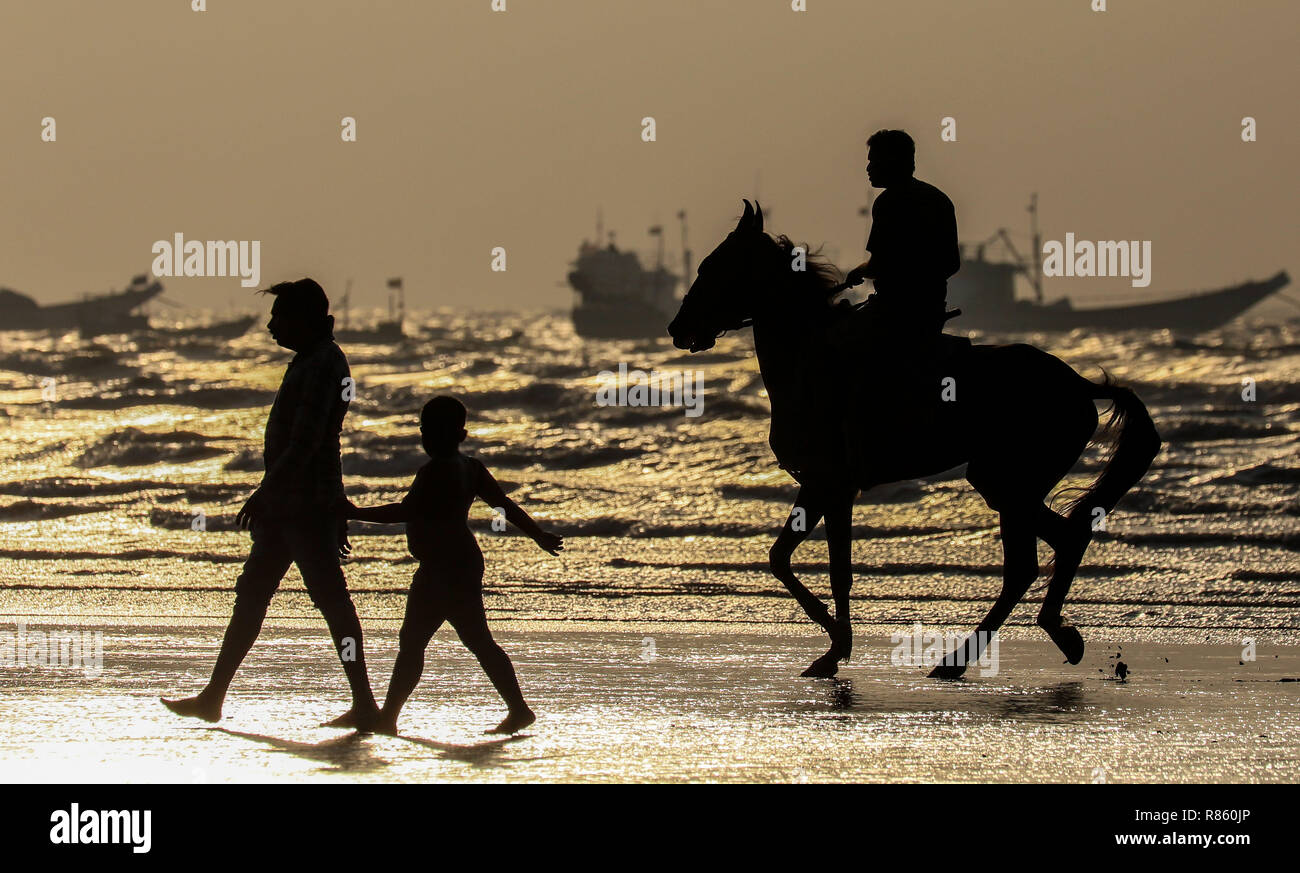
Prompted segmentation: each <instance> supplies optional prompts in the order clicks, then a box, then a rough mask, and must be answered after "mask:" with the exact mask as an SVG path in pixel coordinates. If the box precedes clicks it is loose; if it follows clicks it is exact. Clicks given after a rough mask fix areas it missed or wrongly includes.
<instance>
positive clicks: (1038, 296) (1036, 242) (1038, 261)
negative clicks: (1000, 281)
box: [1029, 191, 1043, 304]
mask: <svg viewBox="0 0 1300 873" xmlns="http://www.w3.org/2000/svg"><path fill="white" fill-rule="evenodd" d="M1029 235H1030V236H1031V237H1032V238H1033V246H1034V253H1033V264H1034V273H1033V275H1032V276H1030V277H1029V282H1030V284H1031V285H1033V286H1034V300H1035V301H1036V302H1037V303H1039V304H1042V302H1043V263H1042V258H1043V238H1042V236H1040V235H1039V233H1038V192H1037V191H1035V192H1034V193H1033V194H1030V195H1029Z"/></svg>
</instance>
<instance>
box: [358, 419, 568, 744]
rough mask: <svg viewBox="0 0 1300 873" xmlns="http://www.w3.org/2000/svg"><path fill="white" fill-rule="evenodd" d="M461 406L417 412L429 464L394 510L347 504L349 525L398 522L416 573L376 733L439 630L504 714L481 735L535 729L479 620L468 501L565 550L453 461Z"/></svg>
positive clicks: (465, 461) (391, 725)
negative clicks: (486, 684)
mask: <svg viewBox="0 0 1300 873" xmlns="http://www.w3.org/2000/svg"><path fill="white" fill-rule="evenodd" d="M465 416H466V413H465V407H464V405H462V404H461V402H460V401H459V400H456V399H454V398H452V397H435V398H433V399H432V400H430V401H429V402H428V403H426V404H425V406H424V409H423V410H421V412H420V441H421V443H422V444H423V445H424V451H425V452H426V453H427V454H428V455H429V462H428V463H426V464H425V465H424V466H423V467H421V468H420V470H419V472H418V473H416V474H415V481H414V482H413V483H412V484H411V490H410V493H408V494H407V495H406V497H405V498H404V499H403V500H402V502H401V503H389V504H387V505H384V506H371V507H364V508H362V507H357V506H355V505H354V504H352V503H351V501H349V503H348V518H354V519H358V520H360V521H369V522H377V523H385V522H398V521H404V522H406V544H407V547H408V548H410V550H411V554H412V555H413V556H414V557H415V558H416V559H418V560H419V562H420V567H419V569H417V570H416V571H415V576H414V578H413V579H412V580H411V591H410V593H409V594H408V595H407V598H406V618H405V619H404V620H403V621H402V630H401V633H400V635H399V643H398V646H399V647H398V653H397V663H396V664H394V665H393V678H392V680H391V681H390V682H389V684H388V695H387V698H386V699H385V701H384V706H383V709H382V710H381V711H380V715H379V725H378V727H376V730H377V731H379V732H380V733H387V734H396V733H397V716H398V713H400V712H401V710H402V705H403V704H404V703H406V699H407V698H408V697H410V696H411V692H412V691H414V690H415V686H416V685H417V684H418V683H419V681H420V673H421V671H422V670H423V669H424V650H425V647H426V646H428V645H429V640H431V639H432V638H433V635H434V633H435V632H436V631H437V630H438V628H439V627H440V626H441V625H442V623H443V621H444V620H445V621H449V622H451V626H452V627H453V628H455V629H456V633H457V634H459V636H460V639H461V642H463V643H464V644H465V646H466V648H468V649H469V650H470V651H471V652H473V653H474V655H475V657H477V658H478V662H479V664H480V665H482V667H483V670H484V672H486V673H487V675H488V678H489V679H491V680H492V684H493V685H494V686H496V689H497V692H498V693H499V694H500V695H501V697H502V699H504V700H505V702H506V705H507V706H509V707H510V712H509V713H508V714H507V715H506V717H505V719H504V720H503V721H502V722H501V724H499V725H497V726H496V728H495V729H493V730H491V731H488V733H499V734H512V733H515V732H516V731H520V730H523V729H524V728H526V727H528V725H530V724H532V723H533V721H535V720H536V716H535V715H533V711H532V710H531V709H529V708H528V704H526V703H524V696H523V694H522V693H521V692H520V690H519V680H518V679H516V678H515V668H514V666H513V665H512V664H511V663H510V658H509V657H507V656H506V653H505V652H504V651H502V650H501V647H500V646H498V645H497V644H496V641H495V640H493V639H492V633H491V632H490V631H489V630H488V626H487V615H486V613H485V612H484V611H483V553H482V552H480V551H479V548H478V541H477V540H476V539H475V538H474V534H473V533H472V532H471V531H470V529H469V525H468V524H467V521H468V516H469V507H470V504H472V503H473V502H474V498H475V497H479V498H481V499H482V500H483V501H484V502H486V503H487V504H488V506H491V507H494V508H498V509H501V510H503V511H504V512H505V517H506V519H507V520H508V521H510V522H511V523H512V524H514V525H515V526H516V527H518V528H519V529H520V530H522V531H523V532H524V533H526V534H528V535H529V536H530V537H532V538H533V542H535V543H537V545H538V546H540V547H541V548H542V549H543V550H544V551H547V552H550V553H551V554H552V555H556V554H558V553H559V552H560V550H561V549H563V548H564V545H563V543H564V541H563V539H561V538H560V537H558V536H556V535H555V534H552V533H547V532H546V531H544V530H542V529H541V528H540V527H538V526H537V523H536V522H535V521H533V520H532V519H531V518H529V516H528V513H526V512H524V511H523V510H522V509H520V508H519V507H518V506H517V505H516V504H515V502H514V501H512V500H511V499H510V498H509V497H507V496H506V494H505V492H504V491H502V490H501V486H500V485H498V484H497V481H496V480H495V479H493V478H492V474H491V473H489V472H488V470H487V468H486V467H484V466H483V463H482V462H481V461H479V460H478V459H477V458H470V457H466V456H465V455H462V454H461V453H460V444H461V443H462V442H463V441H464V440H465V438H466V437H467V436H468V434H467V433H466V431H465Z"/></svg>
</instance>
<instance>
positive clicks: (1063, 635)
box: [1038, 619, 1083, 664]
mask: <svg viewBox="0 0 1300 873" xmlns="http://www.w3.org/2000/svg"><path fill="white" fill-rule="evenodd" d="M1038 626H1039V627H1041V628H1042V629H1043V630H1044V631H1045V632H1046V633H1047V635H1048V636H1049V637H1051V638H1052V642H1054V643H1056V647H1057V648H1058V649H1060V650H1061V654H1062V655H1065V660H1066V661H1068V662H1069V663H1071V664H1077V663H1079V662H1080V661H1082V660H1083V635H1082V634H1080V633H1079V631H1078V630H1076V629H1075V628H1074V627H1072V626H1070V625H1068V624H1064V623H1062V622H1061V621H1060V620H1059V619H1058V620H1057V621H1055V622H1050V621H1049V622H1042V621H1040V622H1039V623H1038Z"/></svg>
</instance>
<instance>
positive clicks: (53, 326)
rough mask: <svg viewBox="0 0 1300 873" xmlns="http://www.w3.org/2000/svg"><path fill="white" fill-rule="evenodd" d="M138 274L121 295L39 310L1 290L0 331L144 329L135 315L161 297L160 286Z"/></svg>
mask: <svg viewBox="0 0 1300 873" xmlns="http://www.w3.org/2000/svg"><path fill="white" fill-rule="evenodd" d="M150 279H151V277H150V276H148V275H147V274H141V275H139V276H135V277H134V278H132V279H131V284H130V285H128V286H127V288H126V289H124V290H122V291H109V292H108V293H105V294H96V295H86V296H85V297H83V298H82V299H80V300H73V301H69V302H67V303H54V304H51V305H49V306H41V305H40V304H39V303H37V302H36V301H35V300H34V299H32V298H31V297H29V296H28V295H26V294H22V293H20V292H18V291H14V290H12V289H9V288H0V330H80V331H82V332H83V333H90V334H103V333H118V332H124V331H133V330H140V329H144V328H147V327H148V326H149V319H148V318H147V317H146V316H145V315H142V314H140V313H138V312H136V310H137V309H139V308H140V307H141V306H143V305H144V304H146V303H148V302H149V301H150V300H153V299H154V298H155V297H158V296H159V295H160V294H162V293H163V286H162V283H161V282H159V281H158V280H157V279H153V280H152V281H150Z"/></svg>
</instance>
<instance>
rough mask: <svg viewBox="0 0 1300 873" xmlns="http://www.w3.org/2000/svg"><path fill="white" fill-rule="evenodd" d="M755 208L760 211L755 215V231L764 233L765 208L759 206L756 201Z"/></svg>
mask: <svg viewBox="0 0 1300 873" xmlns="http://www.w3.org/2000/svg"><path fill="white" fill-rule="evenodd" d="M754 206H755V207H757V210H758V212H757V214H755V216H754V229H755V230H757V231H758V232H759V233H762V232H763V207H762V206H759V204H758V201H757V200H755V201H754Z"/></svg>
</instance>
